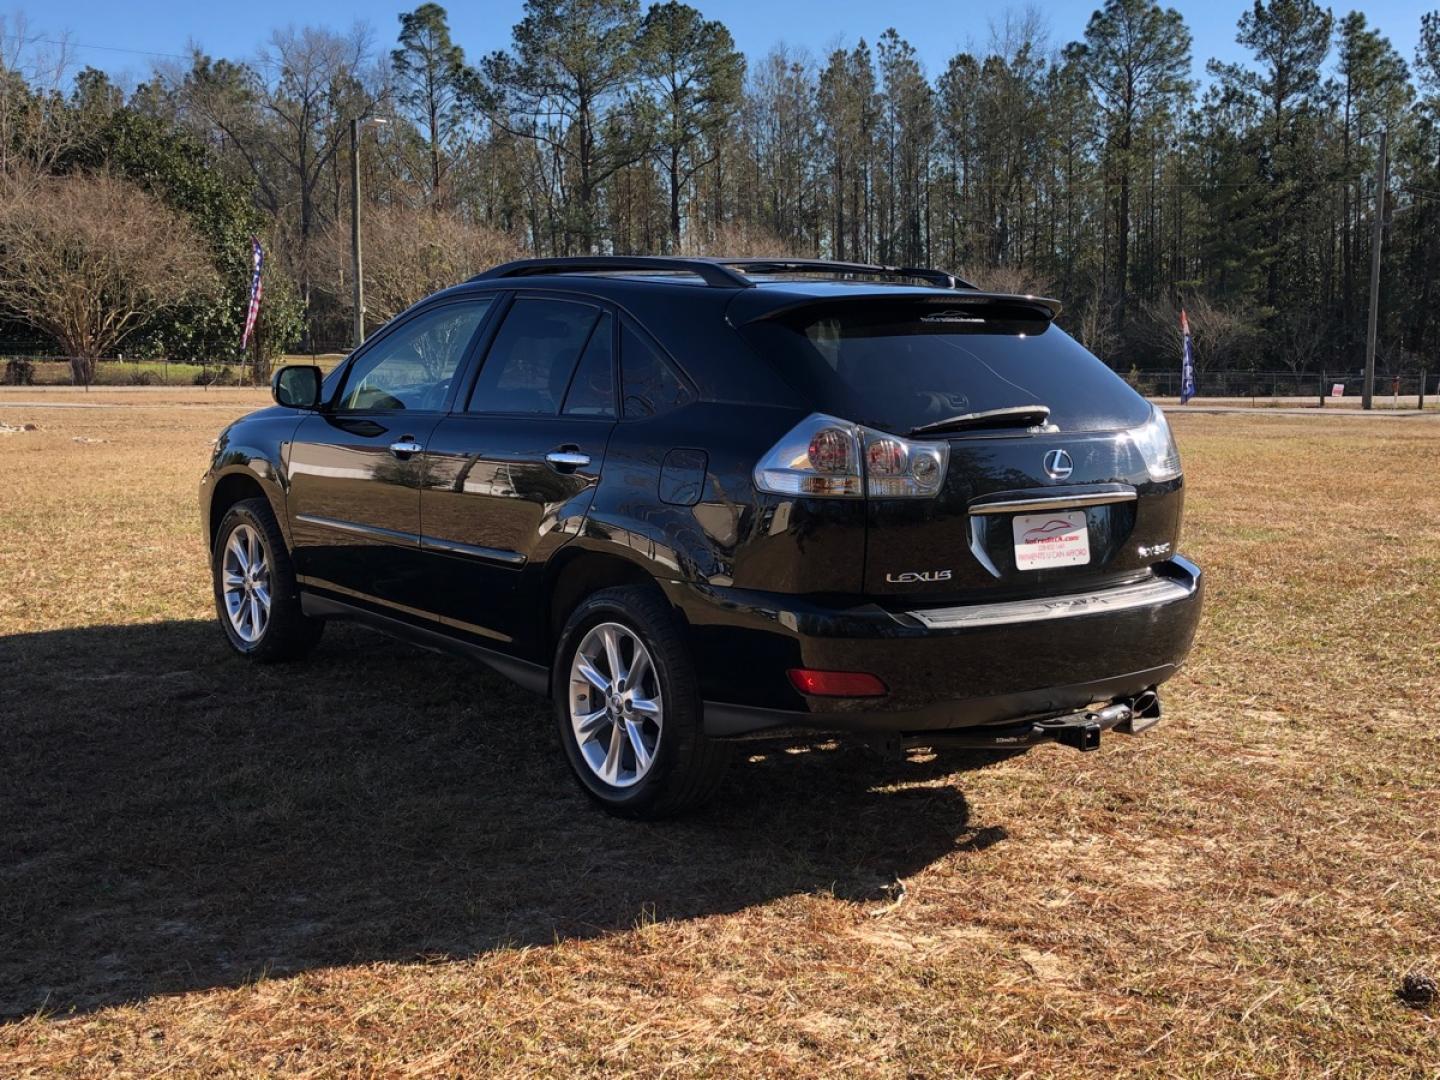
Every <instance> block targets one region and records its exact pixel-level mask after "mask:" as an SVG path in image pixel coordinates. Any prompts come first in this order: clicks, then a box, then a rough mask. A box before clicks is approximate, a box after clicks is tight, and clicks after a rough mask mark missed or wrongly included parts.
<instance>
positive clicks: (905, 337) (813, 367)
mask: <svg viewBox="0 0 1440 1080" xmlns="http://www.w3.org/2000/svg"><path fill="white" fill-rule="evenodd" d="M742 332H743V333H744V335H745V337H746V338H747V340H748V341H749V342H750V343H751V345H753V346H754V347H755V348H756V349H757V350H758V351H759V352H760V353H761V354H762V355H763V356H765V357H767V358H768V359H769V360H771V362H772V363H774V364H776V365H777V366H778V367H779V369H780V373H781V374H782V375H783V376H784V377H785V379H786V380H787V381H788V382H790V383H791V384H792V385H793V386H794V387H795V388H796V389H797V390H798V391H799V392H800V393H802V394H803V395H805V397H806V399H807V400H808V401H810V402H813V403H814V406H815V408H816V409H817V411H820V412H826V413H830V414H832V415H834V416H839V417H842V418H844V419H846V420H851V421H854V422H855V423H859V424H865V425H867V426H870V427H875V428H880V429H881V430H884V431H893V432H896V433H898V434H902V435H903V434H905V433H907V432H909V431H911V430H913V429H914V428H917V427H920V426H921V425H924V424H928V423H934V422H935V421H938V420H944V419H947V418H949V417H952V416H957V415H960V414H962V413H971V412H983V411H987V410H990V409H1003V408H1010V407H1014V406H1020V405H1037V404H1038V405H1047V406H1049V408H1050V422H1051V423H1053V424H1056V425H1057V426H1059V427H1060V429H1061V430H1062V431H1084V430H1090V431H1095V430H1100V431H1105V430H1119V429H1122V428H1127V427H1135V426H1138V425H1140V424H1143V423H1144V422H1145V420H1146V418H1147V417H1148V416H1149V408H1148V406H1147V405H1146V404H1145V402H1144V400H1143V399H1142V398H1141V397H1140V396H1139V395H1138V394H1136V393H1135V392H1134V391H1133V390H1131V389H1130V387H1129V386H1128V385H1127V384H1126V382H1125V381H1124V380H1123V379H1121V378H1120V377H1119V376H1118V375H1116V374H1115V372H1113V371H1111V370H1110V369H1109V368H1108V367H1106V366H1105V364H1103V363H1102V362H1101V361H1100V360H1098V359H1097V358H1096V357H1095V356H1094V355H1092V354H1091V353H1090V352H1088V351H1087V350H1086V349H1085V348H1084V347H1083V346H1081V345H1080V344H1079V343H1078V342H1076V341H1075V340H1074V339H1073V338H1071V337H1070V336H1069V335H1068V334H1066V333H1065V332H1064V331H1063V330H1061V329H1060V328H1059V327H1058V326H1054V325H1052V324H1051V323H1050V322H1049V321H1048V320H1046V319H1044V318H1042V317H1040V316H1038V315H1035V314H1033V313H1032V312H1031V311H1030V310H1029V309H1025V308H1019V307H1014V306H1009V307H1004V306H987V305H980V304H970V303H965V304H960V303H953V302H952V305H951V306H949V307H947V306H944V305H943V303H941V304H937V303H935V302H934V301H927V302H921V303H917V302H913V301H912V302H903V301H888V300H886V301H860V302H856V301H853V300H852V301H845V302H827V303H822V304H814V305H806V306H804V307H801V308H798V309H795V310H791V311H788V312H785V313H783V314H781V315H780V316H778V317H770V318H764V319H760V320H757V321H755V322H752V323H750V324H748V325H747V326H745V327H743V331H742Z"/></svg>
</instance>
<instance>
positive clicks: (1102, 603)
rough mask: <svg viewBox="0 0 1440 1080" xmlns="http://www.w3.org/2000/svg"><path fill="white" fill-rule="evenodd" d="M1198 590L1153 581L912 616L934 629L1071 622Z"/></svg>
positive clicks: (1163, 601) (1182, 596) (1165, 580)
mask: <svg viewBox="0 0 1440 1080" xmlns="http://www.w3.org/2000/svg"><path fill="white" fill-rule="evenodd" d="M1194 591H1195V581H1194V580H1193V579H1192V580H1191V581H1189V582H1188V583H1187V582H1182V581H1176V580H1175V579H1174V578H1151V579H1150V580H1149V581H1139V582H1136V583H1135V584H1133V585H1117V586H1115V587H1114V588H1111V589H1100V590H1097V591H1095V592H1088V593H1076V594H1075V595H1074V596H1047V597H1044V598H1042V599H1038V600H1008V601H1005V602H1003V603H999V604H972V605H969V606H967V607H953V608H931V609H930V610H929V611H911V612H909V613H908V614H909V615H910V616H911V617H913V618H915V619H918V620H919V621H920V622H922V623H924V624H925V625H926V626H928V627H929V628H930V629H931V630H960V629H968V628H969V627H972V626H999V625H1003V624H1005V623H1026V622H1043V621H1044V620H1046V619H1069V618H1072V617H1074V616H1076V615H1099V614H1102V613H1109V612H1112V611H1125V610H1127V609H1130V608H1138V607H1151V606H1153V605H1156V604H1166V603H1169V602H1170V601H1172V600H1183V599H1185V598H1186V597H1187V596H1190V595H1191V594H1192V593H1194Z"/></svg>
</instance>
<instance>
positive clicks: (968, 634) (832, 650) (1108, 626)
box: [667, 557, 1204, 737]
mask: <svg viewBox="0 0 1440 1080" xmlns="http://www.w3.org/2000/svg"><path fill="white" fill-rule="evenodd" d="M667 589H668V590H669V592H670V597H671V600H672V602H674V603H675V604H676V606H677V607H678V608H679V609H680V611H681V612H682V613H683V615H684V616H685V619H686V621H687V623H688V626H689V634H690V645H691V647H692V649H693V650H694V655H695V656H696V657H697V658H699V660H700V663H699V667H700V675H701V693H702V696H703V698H704V700H705V726H706V730H707V732H709V733H710V734H711V735H714V736H717V737H733V736H740V735H748V734H753V733H757V732H765V731H769V730H774V729H784V728H791V727H795V728H806V729H811V730H830V731H855V732H871V733H889V734H900V735H904V734H907V733H916V732H938V731H945V730H947V729H957V728H967V727H974V726H976V725H982V724H999V723H1006V722H1012V721H1017V720H1022V719H1029V718H1037V717H1045V716H1057V715H1061V714H1067V713H1073V712H1076V711H1077V710H1082V709H1084V708H1086V707H1087V706H1089V705H1091V704H1094V703H1097V702H1110V701H1118V700H1123V699H1128V698H1133V697H1135V696H1136V695H1138V694H1140V693H1141V692H1143V691H1144V690H1146V689H1148V688H1150V687H1153V686H1156V685H1158V684H1159V683H1162V682H1164V681H1165V680H1166V679H1168V678H1170V676H1172V675H1173V674H1174V673H1175V672H1176V671H1177V670H1178V669H1179V667H1180V665H1181V664H1182V663H1183V662H1184V660H1185V657H1186V655H1187V654H1188V653H1189V651H1190V645H1191V642H1192V641H1193V640H1194V636H1195V628H1196V625H1197V623H1198V622H1199V618H1200V608H1201V603H1202V600H1203V595H1204V581H1203V577H1202V575H1201V572H1200V569H1199V568H1198V567H1196V566H1195V565H1194V564H1193V563H1191V562H1189V561H1188V560H1186V559H1182V558H1179V557H1176V558H1172V559H1170V560H1168V561H1167V562H1164V563H1161V564H1159V565H1158V566H1157V567H1155V572H1154V574H1153V575H1152V576H1150V577H1146V578H1143V579H1140V580H1137V581H1133V582H1129V583H1127V584H1125V585H1120V586H1114V587H1110V588H1106V589H1102V590H1097V591H1094V592H1090V593H1083V594H1072V595H1066V596H1057V597H1053V598H1047V599H1045V600H1040V601H1036V600H1016V601H1009V602H1004V603H999V604H992V603H987V604H983V605H973V606H967V607H950V608H939V609H937V608H929V609H917V610H915V611H900V612H896V611H890V610H886V609H885V608H882V607H880V606H878V605H875V604H863V605H858V606H849V607H845V606H828V605H826V604H823V603H818V602H813V601H811V600H807V599H805V598H799V597H793V596H785V595H780V594H774V593H761V592H753V591H747V590H736V589H715V588H707V587H702V586H695V585H689V584H682V583H670V584H669V585H667ZM796 667H803V668H815V669H820V670H830V671H866V672H870V673H872V674H875V675H878V676H879V677H880V678H881V680H883V681H884V683H885V685H886V687H887V688H888V691H889V692H888V693H887V694H886V695H885V696H884V697H875V698H824V697H811V696H807V695H803V694H801V693H799V692H798V691H796V690H795V689H794V688H793V687H792V686H791V685H790V682H789V679H788V677H787V675H786V671H787V670H788V669H790V668H796Z"/></svg>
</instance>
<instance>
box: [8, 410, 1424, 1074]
mask: <svg viewBox="0 0 1440 1080" xmlns="http://www.w3.org/2000/svg"><path fill="white" fill-rule="evenodd" d="M20 400H27V399H26V397H25V393H24V392H23V391H14V392H8V393H4V394H0V402H5V401H11V402H13V401H20ZM45 400H46V401H47V402H53V403H59V402H60V401H61V400H62V398H61V397H60V396H57V395H55V394H53V393H52V394H50V395H47V396H46V398H45ZM64 400H66V401H70V400H72V399H71V398H69V397H66V398H64ZM73 400H75V401H80V400H81V398H80V396H79V395H76V396H75V397H74V399H73ZM260 400H261V399H260V397H259V395H257V394H254V393H248V392H230V393H228V394H226V395H217V394H216V393H215V392H213V391H212V392H210V394H209V396H205V395H202V394H201V393H200V392H199V391H193V392H192V391H184V392H176V393H175V394H173V395H165V394H160V395H146V396H144V397H143V399H140V398H137V396H136V395H134V394H130V395H120V394H113V395H110V396H109V397H107V396H106V395H105V394H104V393H103V392H92V393H91V394H89V395H88V397H86V398H84V402H86V403H88V404H90V405H95V404H101V403H104V402H107V401H113V402H117V403H119V405H120V406H122V407H118V408H13V407H0V424H5V425H8V426H11V427H16V426H23V424H25V423H27V422H28V423H34V424H36V425H38V428H37V430H33V431H20V432H15V433H0V455H3V457H0V461H3V465H0V1076H4V1077H32V1076H34V1077H39V1076H45V1077H50V1076H57V1075H58V1076H69V1075H75V1076H96V1077H99V1076H105V1077H109V1076H129V1075H143V1076H149V1075H157V1074H164V1075H171V1076H189V1075H196V1074H219V1075H256V1074H262V1073H263V1074H271V1073H276V1074H282V1075H297V1076H299V1075H304V1076H341V1075H344V1076H349V1075H357V1076H369V1075H376V1076H413V1077H418V1076H456V1075H468V1074H504V1075H521V1074H538V1075H554V1076H574V1075H582V1076H583V1075H595V1076H600V1075H603V1076H607V1077H608V1076H626V1075H637V1076H658V1075H669V1076H680V1075H697V1074H698V1075H707V1076H716V1077H733V1076H742V1075H743V1076H766V1075H775V1076H813V1075H832V1074H834V1075H853V1076H947V1075H957V1074H959V1075H964V1074H980V1073H983V1074H986V1075H997V1076H1020V1075H1064V1076H1095V1077H1109V1076H1115V1075H1127V1074H1164V1075H1172V1076H1192V1075H1197V1074H1201V1073H1207V1074H1223V1075H1232V1074H1234V1075H1241V1074H1243V1075H1267V1076H1278V1075H1296V1074H1304V1075H1321V1074H1324V1075H1336V1076H1353V1077H1369V1076H1376V1075H1388V1076H1434V1075H1440V1005H1436V1004H1434V1003H1432V1004H1430V1005H1428V1006H1426V1005H1423V1004H1419V1003H1418V1002H1417V1004H1414V1005H1407V1004H1406V1003H1404V1002H1402V1001H1401V1000H1400V998H1399V996H1398V995H1397V989H1398V988H1399V987H1400V986H1401V984H1402V980H1403V979H1404V977H1405V976H1406V975H1407V974H1408V975H1412V976H1416V975H1419V976H1423V975H1426V974H1428V975H1430V976H1432V977H1436V978H1440V614H1437V609H1440V484H1437V482H1436V478H1435V477H1436V465H1437V462H1440V453H1437V452H1440V423H1437V422H1435V421H1433V420H1425V419H1416V420H1396V419H1392V420H1388V421H1371V422H1367V421H1363V420H1360V419H1348V418H1338V417H1325V418H1319V417H1315V418H1310V417H1289V416H1266V415H1254V416H1184V415H1179V416H1176V414H1177V413H1180V412H1181V410H1178V409H1177V410H1172V413H1171V415H1172V416H1175V417H1176V418H1175V421H1174V423H1175V427H1176V428H1177V431H1178V434H1179V437H1180V439H1181V444H1182V450H1183V452H1184V455H1185V462H1186V467H1187V473H1188V476H1189V480H1190V485H1191V486H1190V501H1189V508H1188V519H1187V524H1186V534H1185V539H1184V544H1183V550H1184V551H1186V552H1187V553H1188V554H1190V555H1191V556H1193V557H1195V558H1196V559H1197V560H1198V561H1199V562H1200V563H1202V565H1203V566H1204V567H1205V568H1206V570H1207V571H1208V573H1209V575H1210V577H1209V588H1210V592H1209V610H1208V612H1207V615H1206V619H1205V622H1204V625H1203V627H1202V629H1201V633H1200V637H1199V640H1198V642H1197V645H1196V651H1195V654H1194V657H1193V659H1192V662H1191V664H1190V665H1189V666H1188V667H1187V669H1186V670H1185V671H1184V672H1183V673H1182V674H1181V675H1180V676H1179V677H1178V678H1177V679H1176V680H1175V681H1174V682H1173V683H1172V684H1171V685H1170V687H1169V689H1168V693H1167V694H1166V705H1167V710H1168V712H1167V717H1168V718H1167V720H1166V721H1165V722H1164V723H1162V724H1161V726H1160V727H1159V728H1157V729H1155V730H1154V731H1153V732H1152V733H1150V734H1148V735H1146V736H1143V737H1141V738H1138V739H1129V740H1127V739H1124V738H1122V737H1112V738H1108V739H1107V740H1106V742H1105V745H1104V747H1103V748H1102V749H1101V751H1100V752H1099V753H1094V754H1084V755H1081V754H1077V753H1075V752H1073V751H1069V750H1063V749H1060V748H1058V747H1047V748H1042V749H1038V750H1035V751H1032V752H1031V753H1029V754H1027V755H1023V756H1010V757H996V756H984V755H978V754H946V755H942V756H938V757H937V756H933V755H928V754H923V753H916V754H913V755H912V756H911V757H910V758H909V759H908V760H906V761H904V762H895V763H882V762H877V761H872V760H871V759H870V758H869V757H868V756H866V755H865V754H863V753H861V752H859V751H856V750H851V749H846V748H837V747H835V746H831V745H828V744H817V745H815V746H811V747H804V748H799V749H797V750H793V751H784V752H771V753H766V754H757V755H756V756H754V757H753V758H752V759H751V760H749V761H747V762H744V763H743V764H741V765H740V766H739V767H738V768H737V769H736V770H735V771H734V773H733V774H732V777H731V780H730V782H729V785H728V787H727V789H726V791H725V793H724V797H723V798H722V800H721V801H720V802H719V803H718V804H717V805H716V806H714V807H713V808H711V809H710V810H708V811H707V812H705V813H703V814H701V815H699V816H697V817H694V818H690V819H687V820H684V821H680V822H676V823H671V824H667V825H663V826H647V825H639V824H627V823H621V822H617V821H614V820H611V819H608V818H606V817H603V816H601V815H600V814H598V813H597V812H595V811H594V810H592V809H590V807H589V806H588V805H587V804H586V802H585V801H584V800H583V799H582V797H581V796H580V795H579V794H578V792H577V790H576V789H575V787H574V785H573V783H572V782H571V780H570V779H569V777H568V776H567V775H566V773H565V772H564V765H563V763H562V761H561V758H560V755H559V752H558V750H557V748H556V747H555V746H554V745H553V743H552V738H551V735H550V732H549V728H548V726H547V720H546V716H545V710H544V706H543V705H542V703H541V702H540V701H538V700H537V699H534V698H532V697H529V696H527V695H526V694H524V693H523V692H521V691H519V690H516V689H513V688H511V687H510V686H509V685H507V684H506V683H504V682H502V681H501V680H499V679H498V678H496V677H493V676H491V675H489V674H486V673H485V672H483V671H480V670H477V669H475V668H473V667H469V666H467V665H465V664H464V663H462V662H460V661H458V660H452V659H448V658H445V657H441V656H437V655H432V654H429V653H426V652H421V651H419V650H417V649H413V648H411V647H409V646H406V645H402V644H398V643H395V642H392V641H390V640H388V639H385V638H382V637H379V636H375V635H371V634H369V633H366V632H364V631H362V630H359V629H356V628H346V627H339V628H334V627H332V628H331V632H330V633H329V634H328V635H327V637H326V639H325V641H324V642H323V643H322V645H321V647H320V649H319V650H318V652H317V654H316V655H315V656H314V657H313V659H312V660H311V661H310V662H309V663H307V664H304V665H301V666H297V667H288V668H283V669H282V668H271V669H266V670H257V669H254V668H251V667H247V666H246V665H245V664H244V663H242V662H240V661H238V660H235V659H232V658H231V657H229V656H228V655H227V653H226V651H225V649H224V647H223V645H222V641H221V636H220V633H219V630H218V629H217V628H216V626H215V625H214V623H213V613H212V611H211V607H210V599H209V591H208V586H207V579H206V564H205V553H204V551H203V549H202V546H201V543H200V540H199V537H198V535H197V531H198V530H197V523H196V511H195V506H194V498H195V486H196V482H197V480H198V478H199V474H200V471H201V469H202V468H203V465H204V462H205V459H206V455H207V451H208V447H209V442H210V440H211V438H212V437H213V435H214V434H215V432H216V430H217V429H218V428H219V426H220V425H221V424H222V423H223V422H224V421H226V420H227V419H228V418H229V417H231V416H233V415H235V414H237V413H239V412H241V411H243V410H244V409H245V408H246V407H248V406H249V405H250V404H252V403H259V401H260ZM1417 981H1418V980H1417Z"/></svg>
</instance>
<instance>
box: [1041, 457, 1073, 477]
mask: <svg viewBox="0 0 1440 1080" xmlns="http://www.w3.org/2000/svg"><path fill="white" fill-rule="evenodd" d="M1074 471H1075V463H1074V462H1073V461H1071V460H1070V455H1069V454H1067V453H1066V452H1065V451H1064V450H1051V451H1049V452H1047V453H1046V455H1045V475H1047V476H1048V477H1050V479H1052V480H1067V479H1069V477H1070V474H1071V473H1072V472H1074Z"/></svg>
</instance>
